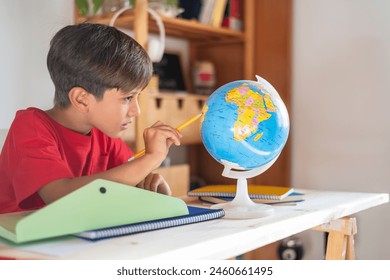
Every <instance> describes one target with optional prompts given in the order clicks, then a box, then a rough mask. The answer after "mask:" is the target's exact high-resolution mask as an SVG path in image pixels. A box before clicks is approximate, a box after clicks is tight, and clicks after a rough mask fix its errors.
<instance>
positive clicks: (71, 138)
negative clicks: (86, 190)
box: [0, 108, 133, 213]
mask: <svg viewBox="0 0 390 280" xmlns="http://www.w3.org/2000/svg"><path fill="white" fill-rule="evenodd" d="M131 156H133V152H132V151H131V150H130V148H129V147H128V146H127V145H126V144H125V143H124V142H123V141H122V140H121V139H119V138H116V139H114V138H110V137H108V136H107V135H105V134H103V133H102V132H101V131H99V130H98V129H92V130H91V133H90V135H83V134H80V133H77V132H74V131H72V130H69V129H67V128H65V127H63V126H62V125H60V124H59V123H57V122H55V121H54V120H52V119H51V118H50V117H49V116H48V115H47V114H46V113H45V112H44V111H42V110H40V109H37V108H28V109H26V110H21V111H18V112H17V113H16V116H15V119H14V121H13V123H12V125H11V127H10V129H9V132H8V135H7V138H6V140H5V143H4V146H3V150H2V152H1V155H0V213H8V212H16V211H22V210H29V209H37V208H41V207H43V206H44V205H45V204H44V202H43V201H42V199H41V198H40V196H39V195H38V193H37V191H38V190H39V189H40V188H41V187H43V186H45V185H46V184H48V183H50V182H52V181H54V180H57V179H61V178H75V177H80V176H84V175H91V174H95V173H98V172H102V171H105V170H108V169H110V168H113V167H115V166H118V165H120V164H122V163H124V162H126V161H127V160H128V159H129V158H130V157H131Z"/></svg>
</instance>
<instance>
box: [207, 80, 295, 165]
mask: <svg viewBox="0 0 390 280" xmlns="http://www.w3.org/2000/svg"><path fill="white" fill-rule="evenodd" d="M256 77H257V81H251V80H239V81H233V82H230V83H227V84H225V85H223V86H221V87H220V88H218V89H217V90H215V91H214V92H213V93H212V94H211V95H210V97H209V98H208V99H207V101H206V103H205V106H204V107H203V110H202V112H203V116H202V119H201V129H200V134H201V139H202V142H203V144H204V146H205V148H206V150H207V151H208V152H209V153H210V155H211V156H212V157H213V158H214V159H216V160H217V161H218V162H220V163H221V164H223V165H225V166H226V165H228V166H230V167H231V168H234V169H238V170H250V169H254V168H260V167H262V166H265V165H266V164H269V163H270V162H272V161H274V160H276V158H277V157H278V156H279V154H280V153H281V151H282V149H283V147H284V146H285V144H286V141H287V138H288V134H289V129H290V122H289V117H288V112H287V109H286V106H285V105H284V103H283V101H282V99H281V98H280V96H279V94H278V92H277V91H276V90H275V88H274V87H273V86H272V85H271V84H270V83H269V82H267V81H266V80H265V79H263V78H261V77H259V76H256ZM272 163H273V162H272Z"/></svg>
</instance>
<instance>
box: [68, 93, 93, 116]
mask: <svg viewBox="0 0 390 280" xmlns="http://www.w3.org/2000/svg"><path fill="white" fill-rule="evenodd" d="M68 97H69V101H70V103H71V104H72V106H73V107H74V108H75V109H76V110H78V111H80V112H83V113H85V112H88V109H89V105H90V102H91V101H90V99H91V97H92V94H90V93H89V92H88V91H86V90H85V89H83V88H82V87H74V88H72V89H71V90H70V91H69V93H68Z"/></svg>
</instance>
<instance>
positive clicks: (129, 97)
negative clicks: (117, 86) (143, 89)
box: [125, 95, 134, 102]
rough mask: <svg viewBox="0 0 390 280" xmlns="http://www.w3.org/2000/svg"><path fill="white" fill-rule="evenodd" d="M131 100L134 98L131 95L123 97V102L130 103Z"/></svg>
mask: <svg viewBox="0 0 390 280" xmlns="http://www.w3.org/2000/svg"><path fill="white" fill-rule="evenodd" d="M133 98H134V96H132V95H130V96H126V97H125V102H130V101H131V100H132V99H133Z"/></svg>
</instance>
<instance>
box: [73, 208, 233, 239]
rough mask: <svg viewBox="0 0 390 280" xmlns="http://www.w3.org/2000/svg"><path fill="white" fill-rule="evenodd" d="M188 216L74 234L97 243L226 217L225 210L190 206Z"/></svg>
mask: <svg viewBox="0 0 390 280" xmlns="http://www.w3.org/2000/svg"><path fill="white" fill-rule="evenodd" d="M188 211H189V214H188V215H184V216H177V217H172V218H166V219H158V220H152V221H146V222H140V223H133V224H127V225H122V226H115V227H108V228H102V229H97V230H89V231H84V232H81V233H77V234H74V236H77V237H81V238H83V239H87V240H91V241H97V240H100V239H106V238H112V237H117V236H123V235H129V234H135V233H141V232H146V231H152V230H158V229H164V228H170V227H177V226H182V225H188V224H193V223H199V222H204V221H209V220H214V219H218V218H222V217H223V216H224V215H225V212H224V210H223V209H209V208H200V207H194V206H188Z"/></svg>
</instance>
